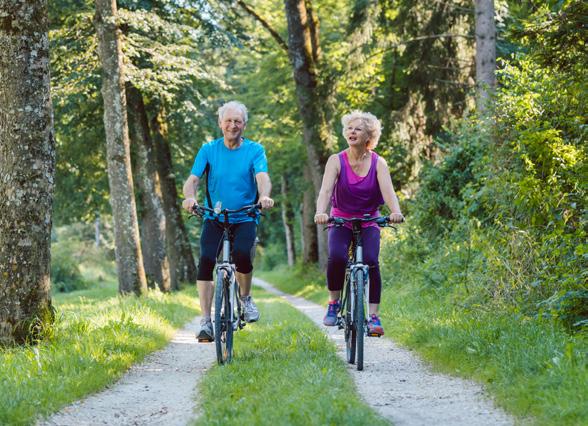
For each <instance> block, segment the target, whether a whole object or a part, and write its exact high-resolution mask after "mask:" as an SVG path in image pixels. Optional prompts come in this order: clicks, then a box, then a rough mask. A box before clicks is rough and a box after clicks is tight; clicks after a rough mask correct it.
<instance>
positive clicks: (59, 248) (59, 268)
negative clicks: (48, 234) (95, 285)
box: [51, 243, 88, 293]
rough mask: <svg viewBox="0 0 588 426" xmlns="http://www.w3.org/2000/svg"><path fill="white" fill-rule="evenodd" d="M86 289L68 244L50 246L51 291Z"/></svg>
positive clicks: (86, 283) (85, 283) (72, 251)
mask: <svg viewBox="0 0 588 426" xmlns="http://www.w3.org/2000/svg"><path fill="white" fill-rule="evenodd" d="M87 287H88V282H86V281H85V280H84V278H83V277H82V273H81V271H80V267H79V263H78V260H77V259H76V258H75V256H74V250H72V248H71V246H70V245H69V243H66V244H61V243H54V244H52V245H51V288H52V289H53V291H59V292H65V293H67V292H69V291H74V290H81V289H84V288H87Z"/></svg>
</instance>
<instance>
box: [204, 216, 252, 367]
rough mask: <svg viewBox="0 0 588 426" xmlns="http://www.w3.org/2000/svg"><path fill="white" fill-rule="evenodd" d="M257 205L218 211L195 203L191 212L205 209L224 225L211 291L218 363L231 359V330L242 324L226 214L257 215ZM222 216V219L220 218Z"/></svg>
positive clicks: (227, 361)
mask: <svg viewBox="0 0 588 426" xmlns="http://www.w3.org/2000/svg"><path fill="white" fill-rule="evenodd" d="M259 208H260V206H259V205H253V206H245V207H243V208H241V209H238V210H228V209H224V210H220V207H219V208H216V209H210V208H207V207H201V206H194V208H193V210H194V213H195V214H197V215H199V216H203V215H204V213H205V212H208V213H211V214H212V219H211V220H213V221H215V222H216V223H217V224H219V225H220V226H221V227H222V228H223V237H222V259H221V261H220V262H218V258H217V263H216V266H215V272H216V287H215V290H214V302H215V304H214V309H215V313H214V330H215V346H216V354H217V360H218V363H219V364H225V363H229V362H231V361H232V357H233V331H235V330H238V329H241V328H243V327H244V326H245V321H243V318H242V311H241V301H240V298H239V297H238V296H239V287H238V284H237V280H236V268H235V264H234V263H233V262H232V259H231V244H232V241H231V236H230V226H231V223H230V222H229V215H230V214H232V213H239V212H242V211H247V213H248V214H257V211H258V209H259ZM221 218H222V220H221Z"/></svg>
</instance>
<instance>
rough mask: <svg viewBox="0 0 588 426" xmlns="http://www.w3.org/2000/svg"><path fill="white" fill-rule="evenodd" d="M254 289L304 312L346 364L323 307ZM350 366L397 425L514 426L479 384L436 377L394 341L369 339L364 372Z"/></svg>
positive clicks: (362, 388)
mask: <svg viewBox="0 0 588 426" xmlns="http://www.w3.org/2000/svg"><path fill="white" fill-rule="evenodd" d="M254 284H255V285H258V286H260V287H262V288H264V289H266V290H268V291H269V292H271V293H273V294H276V295H279V296H281V297H282V298H284V299H285V300H287V301H288V302H290V303H291V304H292V305H294V307H296V308H297V309H299V310H300V311H302V312H303V313H305V314H306V315H307V316H308V317H309V318H310V319H312V320H313V321H314V323H315V324H316V325H317V326H319V327H320V328H321V329H323V330H324V332H325V333H326V334H328V336H329V337H330V338H331V339H332V340H334V341H335V343H336V344H337V348H338V353H339V355H340V356H341V357H342V358H343V359H345V341H344V340H343V332H342V331H341V330H338V329H337V327H325V326H323V324H322V319H323V315H324V307H322V306H319V305H317V304H315V303H312V302H309V301H307V300H305V299H302V298H300V297H295V296H291V295H288V294H286V293H283V292H281V291H279V290H277V289H275V288H274V287H272V286H271V285H270V284H269V283H267V282H265V281H263V280H260V279H256V278H254ZM348 367H349V368H348V371H349V373H350V374H351V375H352V376H353V379H354V380H355V383H356V385H357V389H358V391H359V394H360V395H361V397H362V398H363V399H364V400H365V401H366V402H368V403H369V404H370V405H371V406H372V407H373V408H374V409H375V410H376V411H377V412H378V413H379V414H380V415H382V416H383V417H385V418H386V419H389V420H390V421H391V422H392V423H394V424H395V425H397V426H401V425H411V426H413V425H414V426H416V425H437V426H442V425H451V426H455V425H464V426H475V425H512V424H514V420H513V419H512V418H511V417H510V416H508V415H507V414H505V413H504V412H503V411H502V410H500V409H498V408H496V407H495V406H494V404H493V403H492V401H491V399H490V398H489V397H488V395H487V394H486V393H485V392H484V390H483V389H482V387H481V386H480V385H479V384H477V383H474V382H472V381H468V380H464V379H460V378H456V377H451V376H447V375H444V374H439V373H434V372H432V371H431V369H430V368H429V367H428V366H427V365H426V364H424V363H423V362H422V361H420V360H419V359H418V358H417V357H416V356H415V355H414V354H413V353H412V352H411V351H409V350H407V349H404V348H400V347H399V346H398V345H396V344H395V343H394V342H393V341H392V340H390V339H387V338H366V341H365V350H364V370H363V371H357V369H356V368H355V365H351V364H348ZM374 396H375V398H374Z"/></svg>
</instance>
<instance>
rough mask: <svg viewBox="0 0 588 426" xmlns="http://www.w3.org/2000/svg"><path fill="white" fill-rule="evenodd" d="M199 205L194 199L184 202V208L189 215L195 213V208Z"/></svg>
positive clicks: (187, 199)
mask: <svg viewBox="0 0 588 426" xmlns="http://www.w3.org/2000/svg"><path fill="white" fill-rule="evenodd" d="M197 205H198V202H197V201H196V200H195V199H194V198H186V199H185V200H184V201H182V208H183V209H184V210H186V211H187V212H189V213H192V212H193V211H194V207H195V206H197Z"/></svg>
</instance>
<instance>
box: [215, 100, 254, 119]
mask: <svg viewBox="0 0 588 426" xmlns="http://www.w3.org/2000/svg"><path fill="white" fill-rule="evenodd" d="M230 108H232V109H236V110H238V111H240V112H241V115H243V121H244V122H245V123H247V118H248V117H247V107H246V106H245V105H244V104H242V103H241V102H237V101H229V102H227V103H225V104H223V105H222V106H221V107H220V108H219V109H218V121H219V123H220V122H221V121H223V116H224V115H225V111H226V110H228V109H230Z"/></svg>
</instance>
